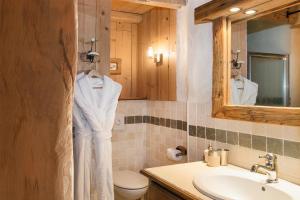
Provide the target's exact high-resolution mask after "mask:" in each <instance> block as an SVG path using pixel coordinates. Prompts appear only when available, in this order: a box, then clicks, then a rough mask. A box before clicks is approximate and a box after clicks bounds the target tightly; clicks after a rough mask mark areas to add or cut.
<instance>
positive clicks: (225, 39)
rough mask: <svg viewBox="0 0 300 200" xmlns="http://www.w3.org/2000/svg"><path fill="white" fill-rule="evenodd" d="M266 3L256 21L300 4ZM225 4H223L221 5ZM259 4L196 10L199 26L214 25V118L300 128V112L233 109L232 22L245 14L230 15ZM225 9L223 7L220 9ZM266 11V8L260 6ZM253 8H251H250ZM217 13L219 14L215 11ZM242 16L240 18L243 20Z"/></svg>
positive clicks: (228, 2) (229, 1)
mask: <svg viewBox="0 0 300 200" xmlns="http://www.w3.org/2000/svg"><path fill="white" fill-rule="evenodd" d="M263 1H265V2H266V3H265V4H263V9H262V10H261V12H258V13H257V15H256V17H258V16H262V15H265V14H268V13H271V12H275V11H277V10H281V9H283V8H286V7H290V6H294V5H297V4H299V1H292V0H273V1H272V0H271V1H266V0H261V1H260V3H262V2H263ZM221 2H222V4H220V3H221ZM255 2H257V3H258V2H259V1H257V0H247V1H244V0H235V1H233V0H222V1H219V0H213V1H211V2H209V3H207V4H204V5H203V6H200V7H198V8H196V10H195V22H196V23H205V22H208V21H211V22H213V91H212V117H214V118H220V119H232V120H242V121H251V122H260V123H273V124H281V125H292V126H300V108H292V107H270V106H239V105H229V104H228V102H229V81H230V72H231V68H230V67H228V66H230V65H231V63H230V60H231V20H233V19H234V20H235V21H239V20H244V19H245V16H244V15H242V14H241V13H238V14H237V15H236V16H235V15H232V14H231V15H230V13H228V9H229V8H230V7H233V6H236V5H238V6H239V7H241V8H242V9H243V10H246V9H247V5H248V4H251V6H252V7H250V8H253V7H254V8H255ZM220 6H221V7H220ZM257 6H260V7H262V4H257ZM248 8H249V7H248ZM214 10H215V11H214ZM239 16H240V17H239Z"/></svg>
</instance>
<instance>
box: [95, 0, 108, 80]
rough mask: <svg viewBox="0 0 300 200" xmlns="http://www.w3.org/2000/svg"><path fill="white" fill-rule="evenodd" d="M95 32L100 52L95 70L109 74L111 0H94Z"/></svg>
mask: <svg viewBox="0 0 300 200" xmlns="http://www.w3.org/2000/svg"><path fill="white" fill-rule="evenodd" d="M96 1H97V5H96V7H97V12H96V20H97V26H96V34H97V39H98V42H97V51H98V52H99V53H100V63H97V64H98V66H97V70H98V71H99V72H100V73H101V74H106V75H108V74H109V65H110V20H111V1H108V0H96Z"/></svg>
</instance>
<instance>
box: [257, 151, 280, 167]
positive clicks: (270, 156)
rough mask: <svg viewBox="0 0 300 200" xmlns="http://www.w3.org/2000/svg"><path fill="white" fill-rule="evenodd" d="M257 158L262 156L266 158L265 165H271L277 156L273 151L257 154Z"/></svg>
mask: <svg viewBox="0 0 300 200" xmlns="http://www.w3.org/2000/svg"><path fill="white" fill-rule="evenodd" d="M259 158H264V159H265V160H266V166H270V167H271V166H273V165H274V164H275V163H276V160H277V156H276V155H275V154H273V153H267V154H266V155H264V156H259Z"/></svg>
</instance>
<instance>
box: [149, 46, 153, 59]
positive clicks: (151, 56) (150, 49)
mask: <svg viewBox="0 0 300 200" xmlns="http://www.w3.org/2000/svg"><path fill="white" fill-rule="evenodd" d="M147 56H148V58H153V57H154V50H153V47H149V48H148V50H147Z"/></svg>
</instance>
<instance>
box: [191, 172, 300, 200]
mask: <svg viewBox="0 0 300 200" xmlns="http://www.w3.org/2000/svg"><path fill="white" fill-rule="evenodd" d="M193 184H194V186H195V187H196V189H197V190H198V191H200V192H201V193H202V194H204V195H206V196H208V197H210V198H212V199H215V200H253V199H259V200H277V199H278V200H299V199H300V186H297V185H295V184H292V183H289V182H287V181H284V180H279V182H278V183H272V184H270V183H266V176H264V175H261V174H256V173H251V172H249V171H247V170H244V169H241V168H238V167H218V168H212V169H210V170H208V171H206V172H205V174H204V173H203V174H199V175H197V176H195V177H194V180H193Z"/></svg>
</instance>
